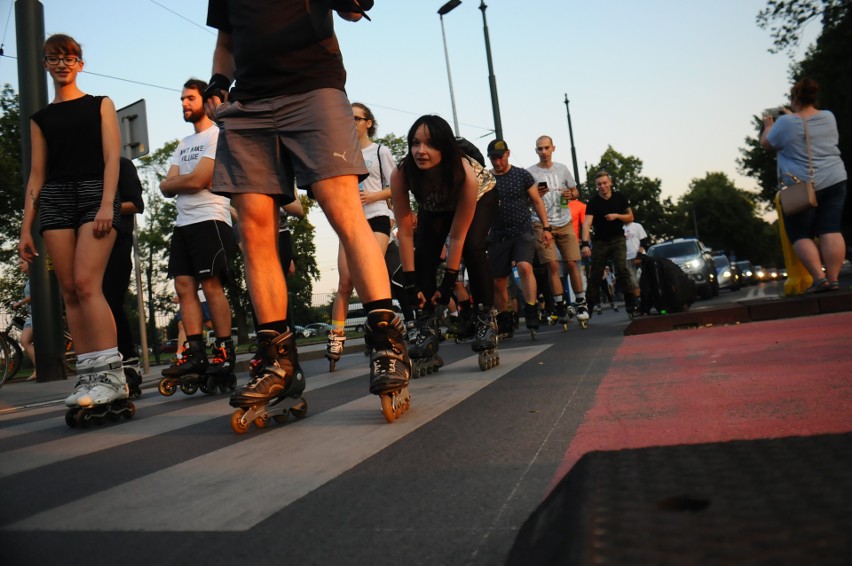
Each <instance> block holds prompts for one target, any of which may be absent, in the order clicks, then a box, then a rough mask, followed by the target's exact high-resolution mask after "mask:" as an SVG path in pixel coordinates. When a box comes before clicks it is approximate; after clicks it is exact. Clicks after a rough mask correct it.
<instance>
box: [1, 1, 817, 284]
mask: <svg viewBox="0 0 852 566" xmlns="http://www.w3.org/2000/svg"><path fill="white" fill-rule="evenodd" d="M443 3H444V0H393V1H391V0H377V1H376V6H375V8H373V10H372V11H371V12H370V15H371V17H372V18H373V21H372V22H368V21H366V20H363V21H361V22H358V23H351V22H346V21H343V20H340V19H338V20H337V21H336V29H337V34H338V38H339V40H340V44H341V48H342V51H343V56H344V61H345V63H346V67H347V70H348V82H347V91H348V93H349V97H350V99H351V100H353V101H356V100H357V101H361V102H364V103H366V104H367V105H369V106H370V107H371V108H372V109H373V112H374V113H375V115H376V117H377V119H378V122H379V135H384V134H387V133H394V134H396V135H398V136H403V137H404V136H405V135H406V133H407V131H408V128H409V126H410V125H411V123H412V122H413V121H414V120H415V119H416V118H417V117H418V116H420V115H422V114H427V113H435V114H440V115H442V116H443V117H444V118H446V119H447V121H448V122H449V123H450V124H452V123H453V114H452V107H451V104H450V96H449V87H448V81H447V68H446V64H445V59H444V49H443V43H442V38H441V25H440V20H439V17H438V15H437V10H438V8H439V7H440V6H441V5H442V4H443ZM486 3H487V5H488V8H487V10H486V17H487V20H488V30H489V35H490V40H491V51H492V55H493V61H494V74H495V76H496V79H497V90H498V93H499V101H500V111H501V117H502V124H503V133H504V137H505V139H506V141H507V143H508V145H509V147H510V148H511V149H512V155H511V162H512V163H513V164H515V165H520V166H524V167H526V166H528V165H531V164H533V163H534V162H535V161H536V156H535V152H534V146H535V139H536V137H538V136H539V135H541V134H548V135H550V136H552V137H553V139H554V143H555V145H556V147H557V150H556V153H555V154H554V159H555V160H557V161H562V162H564V163H566V164H568V165H569V167H570V163H571V142H570V139H569V135H568V122H567V117H566V111H565V104H564V97H565V95H566V94H567V95H568V99H569V100H570V108H571V120H572V125H573V130H574V143H575V146H576V151H577V160H578V163H579V168H580V175H581V177H584V174H583V169H584V163H593V162H597V161H598V160H599V159H600V156H601V154H602V153H603V152H604V151H605V150H606V148H607V146H608V145H611V146H613V147H614V148H615V149H616V150H617V151H619V152H620V153H622V154H626V155H632V156H636V157H638V158H639V159H641V160H642V161H643V162H644V171H643V173H644V174H645V175H646V176H648V177H651V178H659V179H661V180H662V189H663V196H673V197H677V196H679V195H680V194H682V193H683V192H684V191H685V190H686V189H687V188H688V187H689V183H690V182H691V181H692V180H693V179H696V178H700V177H703V176H704V175H705V174H706V173H707V172H711V171H722V172H724V173H726V174H728V175H729V176H730V177H731V178H733V179H734V181H735V183H736V184H737V186H739V187H741V188H747V189H750V188H753V187H754V183H753V182H752V181H751V180H750V179H746V178H744V177H742V176H740V175H739V174H738V173H737V166H736V158H737V157H738V156H739V148H740V147H743V145H744V140H745V138H746V137H747V136H749V135H753V131H752V122H751V120H752V116H753V115H755V114H759V113H760V112H761V110H762V109H764V108H767V107H771V106H777V105H778V104H781V103H783V102H784V101H785V95H786V93H787V91H788V90H789V82H788V69H789V66H790V63H791V60H790V58H789V57H788V56H787V55H786V54H775V55H773V54H771V53H769V52H768V48H769V47H770V45H771V40H770V37H769V34H768V32H766V31H764V30H761V29H760V28H758V27H757V25H756V24H755V16H756V15H757V13H758V12H759V11H760V10H761V9H762V8H763V7H765V5H766V0H717V1H706V0H704V1H698V0H598V1H596V2H587V1H579V0H512V1H510V0H488V1H487V2H486ZM13 4H14V1H13V0H0V18H2V20H0V23H2V25H0V31H2V33H3V35H2V42H3V43H4V44H5V53H6V55H7V56H6V57H3V58H0V83H11V84H12V85H13V87H14V88H15V89H16V90H17V88H18V86H17V83H18V80H17V66H16V61H15V59H13V57H16V56H17V46H16V39H15V22H14V9H13ZM42 5H43V6H44V14H45V32H46V34H47V35H50V34H51V33H60V32H61V33H68V34H70V35H73V36H74V37H75V38H76V39H77V40H78V41H80V43H81V44H82V45H83V50H84V59H85V61H86V67H85V70H86V71H87V73H86V74H84V75H82V76H81V78H80V80H79V84H80V86H81V88H82V89H83V90H84V91H86V92H89V93H92V94H106V95H109V96H110V97H111V98H112V99H113V100H114V101H115V103H116V106H117V107H119V108H121V107H123V106H126V105H129V104H131V103H133V102H135V101H137V100H139V99H140V98H144V99H145V100H146V105H147V112H148V120H149V124H148V127H149V140H150V144H151V147H152V148H158V147H160V146H162V145H163V144H164V143H166V142H167V141H169V140H171V139H175V138H179V137H183V136H185V135H188V134H189V133H191V128H190V127H189V125H187V124H185V123H184V122H183V121H182V118H181V113H180V102H179V93H180V86H181V85H182V84H183V82H184V81H185V80H186V79H187V78H189V77H190V76H194V77H198V78H202V79H205V80H206V79H207V78H209V75H210V65H211V56H212V52H213V46H214V43H215V33H214V31H213V30H211V29H209V28H206V27H205V21H206V13H207V1H206V0H180V1H176V0H77V1H72V0H43V1H42ZM479 5H480V2H479V0H463V2H462V4H461V5H460V6H459V7H457V8H456V9H455V10H453V11H452V12H451V13H449V14H447V15H446V16H444V26H445V29H446V35H447V43H448V48H449V55H450V66H451V70H452V77H453V86H454V90H455V97H456V109H457V114H458V120H459V123H460V130H461V131H460V133H461V135H463V136H465V137H467V138H468V139H470V140H471V141H473V142H474V143H475V144H476V145H477V146H479V147H480V149H482V150H483V153H484V150H485V146H486V145H487V144H488V142H489V141H490V140H491V139H493V133H492V130H493V119H492V110H491V98H490V91H489V84H488V67H487V61H486V54H485V41H484V36H483V21H482V12H481V11H480V10H479ZM10 16H11V22H9V21H8V20H9V17H10ZM816 28H817V25H815V24H811V26H810V28H809V29H808V30H807V32H808V33H806V35H805V37H806V40H812V36H813V35H814V34H815V33H816V32H818V29H816ZM806 44H807V41H806V42H805V45H806ZM800 56H801V50H800V53H798V54H797V57H798V58H800ZM96 74H97V75H96ZM99 75H106V76H99ZM49 96H52V92H51V93H50V94H49ZM581 180H585V179H584V178H583V179H581ZM311 219H312V221H313V223H314V224H315V225H316V226H317V240H316V245H317V252H318V253H317V262H318V265H319V267H320V270H321V271H322V272H323V278H322V279H321V280H320V282H319V284H317V285H315V287H314V290H315V292H330V291H333V289H334V288H335V287H336V269H335V266H336V259H335V258H336V250H337V243H336V238H335V236H334V234H333V232H332V231H331V230H330V229H329V228H328V225H327V223H326V222H325V221H324V219H323V218H322V216H321V214H319V213H318V212H314V213H312V215H311ZM640 220H641V219H640Z"/></svg>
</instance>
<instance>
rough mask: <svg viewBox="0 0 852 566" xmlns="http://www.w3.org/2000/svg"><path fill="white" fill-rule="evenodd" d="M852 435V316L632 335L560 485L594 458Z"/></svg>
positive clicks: (582, 431)
mask: <svg viewBox="0 0 852 566" xmlns="http://www.w3.org/2000/svg"><path fill="white" fill-rule="evenodd" d="M849 431H852V313H841V314H830V315H821V316H814V317H808V318H794V319H782V320H774V321H766V322H755V323H749V324H743V325H736V326H724V327H713V328H700V329H695V330H683V331H675V332H663V333H658V334H646V335H641V336H630V337H627V338H625V340H624V342H623V343H622V345H621V346H620V347H619V349H618V351H617V352H616V355H615V357H614V359H613V363H612V365H611V366H610V369H609V371H608V372H607V375H606V376H605V377H604V379H603V380H602V382H601V385H600V387H599V388H598V391H597V395H596V399H595V403H594V405H593V406H592V408H591V409H590V410H589V412H588V413H587V414H586V416H585V418H584V421H583V423H582V424H581V425H580V427H579V428H578V431H577V434H576V436H575V437H574V439H573V440H572V442H571V444H570V445H569V447H568V450H567V452H566V455H565V458H564V460H563V462H562V465H561V466H560V468H559V470H558V471H557V473H556V475H555V477H554V480H553V484H552V486H551V487H553V486H555V485H556V484H557V483H558V482H559V480H560V479H561V478H562V477H564V476H565V474H567V473H568V471H569V470H570V469H571V467H572V466H573V465H574V464H575V463H576V462H577V461H578V460H579V459H580V458H581V457H582V456H583V455H584V454H585V453H587V452H591V451H595V450H619V449H624V448H644V447H649V446H670V445H677V444H703V443H707V442H724V441H729V440H753V439H761V438H780V437H785V436H810V435H817V434H830V433H841V432H849Z"/></svg>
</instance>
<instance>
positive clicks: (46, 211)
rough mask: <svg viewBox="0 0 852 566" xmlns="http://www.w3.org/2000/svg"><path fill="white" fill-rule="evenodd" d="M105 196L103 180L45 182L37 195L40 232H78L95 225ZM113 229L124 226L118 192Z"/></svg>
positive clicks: (114, 203) (114, 205) (113, 215)
mask: <svg viewBox="0 0 852 566" xmlns="http://www.w3.org/2000/svg"><path fill="white" fill-rule="evenodd" d="M103 196H104V182H103V180H92V181H77V182H67V183H46V184H45V185H44V187H42V189H41V191H40V192H39V195H38V207H39V208H38V220H39V225H40V233H42V232H44V231H45V230H66V229H71V230H77V229H78V228H80V226H82V225H83V224H86V223H87V222H94V220H95V215H97V213H98V210H99V209H100V207H101V200H102V199H103ZM112 212H113V214H112V227H113V228H115V229H116V230H118V229H119V228H120V227H121V200H120V199H119V197H118V191H116V193H115V199H114V200H113V203H112Z"/></svg>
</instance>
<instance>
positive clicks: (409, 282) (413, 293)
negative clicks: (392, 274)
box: [402, 271, 420, 307]
mask: <svg viewBox="0 0 852 566" xmlns="http://www.w3.org/2000/svg"><path fill="white" fill-rule="evenodd" d="M402 288H403V290H404V291H405V300H406V301H408V304H409V305H411V306H413V307H420V299H418V298H417V285H416V284H415V277H414V272H413V271H403V272H402Z"/></svg>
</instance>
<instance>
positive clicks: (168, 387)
mask: <svg viewBox="0 0 852 566" xmlns="http://www.w3.org/2000/svg"><path fill="white" fill-rule="evenodd" d="M157 391H159V392H160V395H163V396H164V397H171V396H172V395H174V394H175V391H177V387H175V382H174V381H172V380H171V379H169V378H168V377H164V378H163V379H161V380H160V384H159V385H158V386H157Z"/></svg>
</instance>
